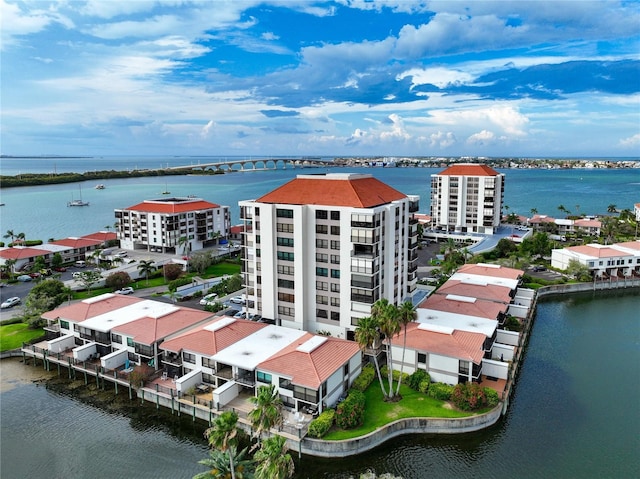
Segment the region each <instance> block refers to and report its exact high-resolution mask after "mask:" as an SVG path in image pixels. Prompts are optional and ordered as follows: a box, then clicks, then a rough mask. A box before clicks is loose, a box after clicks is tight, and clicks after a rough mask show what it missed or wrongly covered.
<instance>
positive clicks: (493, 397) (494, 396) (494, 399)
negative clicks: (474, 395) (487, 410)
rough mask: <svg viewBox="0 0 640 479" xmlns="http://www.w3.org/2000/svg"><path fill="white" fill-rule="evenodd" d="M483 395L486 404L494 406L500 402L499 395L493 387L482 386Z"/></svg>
mask: <svg viewBox="0 0 640 479" xmlns="http://www.w3.org/2000/svg"><path fill="white" fill-rule="evenodd" d="M484 395H485V396H486V398H487V406H489V407H495V406H497V405H498V403H499V402H500V397H499V396H498V392H497V391H496V390H495V389H491V388H484Z"/></svg>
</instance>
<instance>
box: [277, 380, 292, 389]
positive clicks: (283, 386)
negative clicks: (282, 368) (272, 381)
mask: <svg viewBox="0 0 640 479" xmlns="http://www.w3.org/2000/svg"><path fill="white" fill-rule="evenodd" d="M279 386H280V389H288V390H290V391H291V390H292V389H293V384H291V379H286V378H280V381H279Z"/></svg>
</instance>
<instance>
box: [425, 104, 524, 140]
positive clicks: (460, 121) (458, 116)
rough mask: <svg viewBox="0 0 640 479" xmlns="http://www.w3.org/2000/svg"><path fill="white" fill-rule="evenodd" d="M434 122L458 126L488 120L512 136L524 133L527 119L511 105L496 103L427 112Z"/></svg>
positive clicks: (482, 122) (479, 123) (480, 123)
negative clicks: (464, 108) (484, 106)
mask: <svg viewBox="0 0 640 479" xmlns="http://www.w3.org/2000/svg"><path fill="white" fill-rule="evenodd" d="M429 113H430V115H431V117H432V118H433V121H434V123H436V124H444V125H458V126H467V125H468V126H474V125H476V126H482V125H484V124H486V122H487V121H488V122H490V123H492V124H494V125H495V126H497V127H499V128H501V129H502V130H503V131H504V132H505V133H506V134H509V135H513V136H523V135H526V131H525V127H526V125H527V124H528V123H529V119H528V118H527V117H526V116H525V115H523V114H521V113H520V112H519V111H518V109H517V108H516V107H514V106H511V105H496V106H491V107H486V108H476V109H467V110H435V111H430V112H429Z"/></svg>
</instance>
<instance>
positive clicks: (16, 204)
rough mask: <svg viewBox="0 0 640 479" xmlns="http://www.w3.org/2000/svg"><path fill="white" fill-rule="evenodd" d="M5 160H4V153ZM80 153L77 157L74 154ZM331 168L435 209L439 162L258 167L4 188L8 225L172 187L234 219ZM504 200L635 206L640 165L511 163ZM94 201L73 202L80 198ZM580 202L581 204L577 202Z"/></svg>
mask: <svg viewBox="0 0 640 479" xmlns="http://www.w3.org/2000/svg"><path fill="white" fill-rule="evenodd" d="M3 161H4V160H3ZM74 161H78V160H74ZM326 171H333V172H357V173H370V174H373V175H374V176H375V177H377V178H379V179H380V180H381V181H384V182H385V183H388V184H389V185H391V186H393V187H394V188H396V189H397V190H399V191H401V192H403V193H405V194H415V195H420V197H421V200H420V211H421V212H423V213H428V212H429V204H430V198H429V195H430V192H431V188H430V179H431V175H432V174H435V173H438V172H440V171H441V169H439V168H437V169H436V168H369V169H367V168H333V169H324V168H323V169H314V168H310V169H295V170H294V169H288V170H276V171H255V172H243V173H231V174H225V175H215V176H174V177H169V178H166V183H165V179H164V178H148V177H147V178H131V179H113V180H100V181H99V182H100V183H103V184H104V185H105V186H106V189H104V190H96V189H95V188H94V187H95V185H96V184H97V183H98V181H96V182H88V181H87V182H84V183H82V185H81V187H80V186H79V185H78V184H63V185H51V186H38V187H24V188H3V189H1V190H0V202H2V203H5V206H2V207H0V208H1V209H0V214H1V217H0V221H1V226H0V227H1V228H2V231H6V230H9V229H11V230H13V231H14V232H16V233H18V232H23V233H25V235H26V237H27V239H42V240H47V239H49V238H62V237H66V236H80V235H84V234H89V233H93V232H95V231H98V230H104V229H105V227H106V226H109V227H110V228H111V227H112V226H113V224H114V222H115V218H114V213H113V210H114V209H116V208H126V207H128V206H132V205H134V204H137V203H139V202H141V201H143V200H145V199H151V198H157V197H160V196H161V195H160V193H161V192H162V191H165V190H169V191H170V192H171V194H172V195H175V196H187V195H196V196H199V197H202V198H204V199H205V200H207V201H211V202H212V203H217V204H222V205H228V206H229V207H230V208H231V219H232V222H233V223H234V224H236V223H239V208H238V201H241V200H246V199H254V198H257V197H259V196H261V195H263V194H265V193H267V192H269V191H271V190H273V189H275V188H277V187H278V186H280V185H282V184H283V183H285V182H287V181H289V180H290V179H293V178H295V176H296V175H298V174H313V173H320V172H326ZM501 172H503V173H505V174H506V191H505V195H504V197H505V204H506V205H507V206H509V212H510V213H514V212H515V213H518V214H521V215H526V216H530V215H531V209H532V208H535V209H537V210H538V212H539V213H541V214H548V215H551V216H559V215H560V212H559V211H558V206H559V205H561V204H562V205H563V206H565V207H566V208H567V209H569V210H571V211H572V212H576V211H578V212H580V213H585V214H598V213H606V211H607V207H608V205H610V204H615V205H616V206H617V207H618V208H619V209H624V208H628V209H631V210H633V205H634V203H637V202H638V201H640V170H619V169H615V170H516V169H514V170H504V171H501ZM80 193H81V194H82V199H83V200H85V201H89V202H90V206H89V207H84V208H68V207H67V206H66V205H67V202H68V201H69V200H71V199H77V198H79V196H80ZM576 205H577V206H576Z"/></svg>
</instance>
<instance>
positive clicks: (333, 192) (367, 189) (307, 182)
mask: <svg viewBox="0 0 640 479" xmlns="http://www.w3.org/2000/svg"><path fill="white" fill-rule="evenodd" d="M338 175H339V174H338ZM338 175H326V176H324V175H318V177H317V178H312V177H309V176H299V177H298V178H296V179H294V180H291V181H289V182H288V183H285V184H284V185H282V186H281V187H279V188H277V189H275V190H273V191H272V192H270V193H267V194H266V195H264V196H262V197H260V198H258V199H257V200H256V201H257V202H259V203H271V204H287V205H325V206H350V207H353V208H372V207H375V206H379V205H385V204H388V203H391V202H392V201H397V200H401V199H403V198H406V195H405V194H403V193H401V192H399V191H398V190H396V189H394V188H392V187H390V186H389V185H387V184H385V183H383V182H381V181H380V180H378V179H376V178H373V177H372V176H370V175H350V176H349V175H340V176H338Z"/></svg>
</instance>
